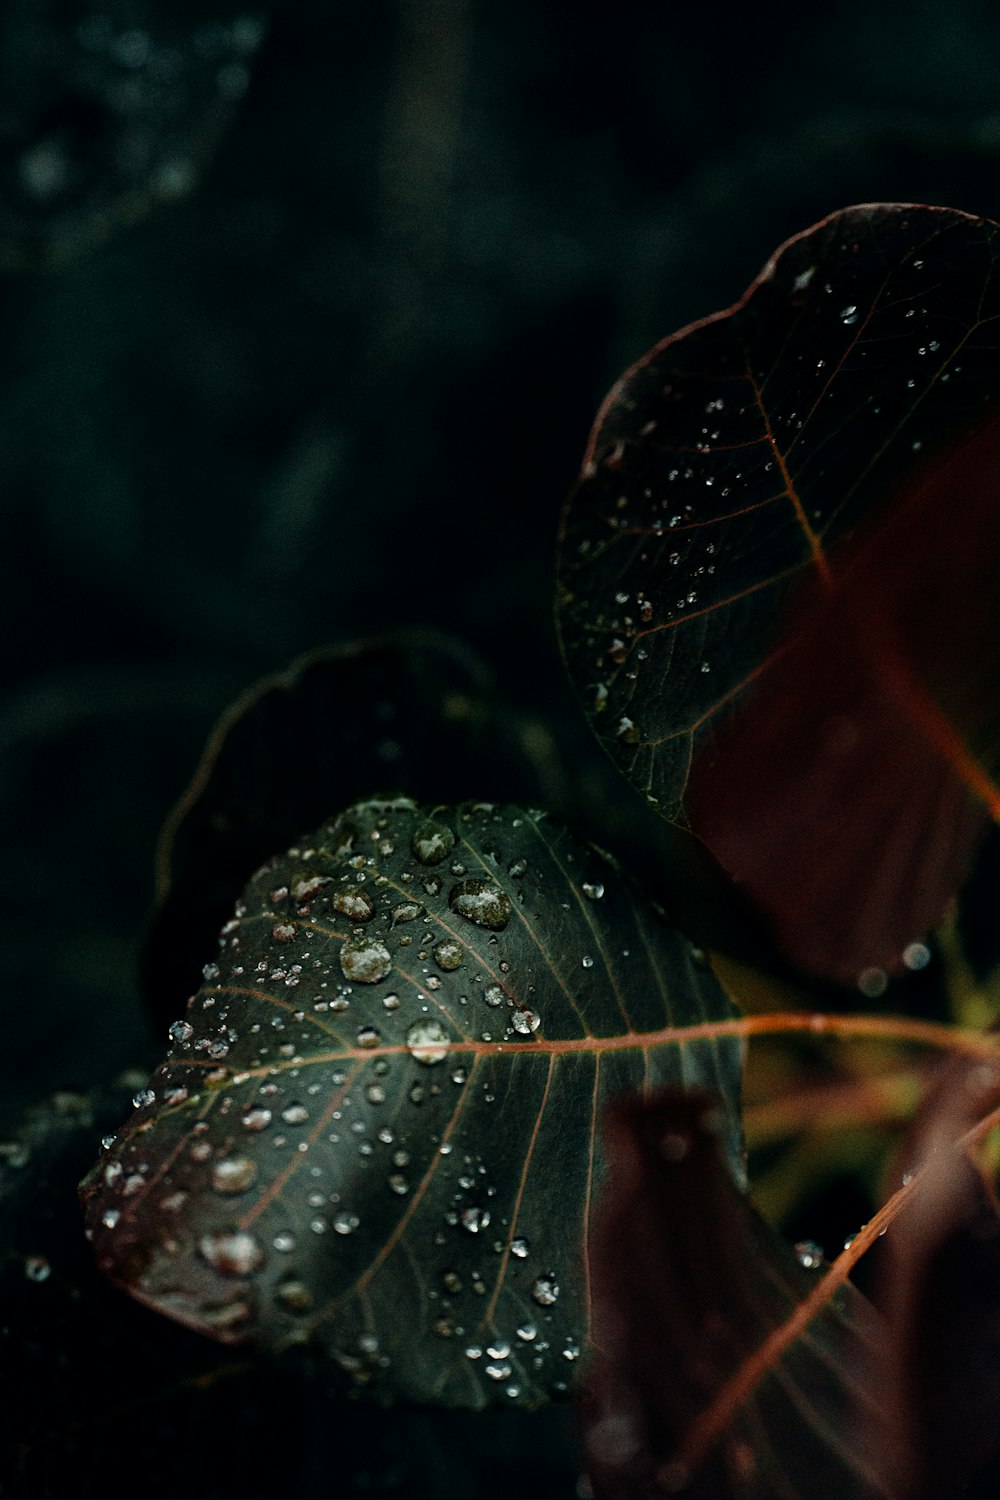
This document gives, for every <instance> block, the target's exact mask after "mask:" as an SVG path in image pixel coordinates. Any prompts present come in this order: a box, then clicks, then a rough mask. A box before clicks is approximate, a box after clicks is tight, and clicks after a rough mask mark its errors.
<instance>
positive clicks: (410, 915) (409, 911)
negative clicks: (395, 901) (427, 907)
mask: <svg viewBox="0 0 1000 1500" xmlns="http://www.w3.org/2000/svg"><path fill="white" fill-rule="evenodd" d="M423 913H424V909H423V907H422V906H418V905H417V903H416V901H401V902H400V904H399V905H398V906H394V907H393V908H392V925H393V927H398V925H399V923H400V922H415V921H416V920H417V918H418V917H421V916H423Z"/></svg>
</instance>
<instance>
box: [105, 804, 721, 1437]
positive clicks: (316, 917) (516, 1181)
mask: <svg viewBox="0 0 1000 1500" xmlns="http://www.w3.org/2000/svg"><path fill="white" fill-rule="evenodd" d="M732 1016H733V1010H732V1006H731V1003H730V1001H729V999H728V997H727V996H726V994H725V993H724V991H723V990H722V988H721V987H720V986H719V984H718V982H717V981H716V979H715V978H714V976H713V975H712V973H711V971H710V970H709V969H707V968H706V967H705V966H704V964H703V962H699V959H698V956H697V954H696V953H693V952H692V950H691V948H690V945H689V944H688V942H687V941H686V940H685V939H684V938H682V937H681V936H680V935H679V934H678V933H677V932H676V930H674V929H673V928H671V927H670V926H668V925H667V924H666V922H665V921H664V920H663V918H662V916H661V915H660V913H659V912H658V910H657V909H656V908H655V907H653V906H652V905H651V904H650V903H649V902H648V901H646V900H645V899H644V898H643V897H642V896H641V895H640V894H639V893H638V891H637V890H636V889H635V888H634V887H633V886H632V885H631V884H630V883H629V882H628V881H627V880H626V879H625V878H623V877H622V875H621V874H620V872H619V871H618V869H617V868H616V867H615V866H614V865H613V864H611V863H609V862H608V860H607V859H606V858H605V857H604V856H602V855H601V854H599V853H598V852H596V851H595V850H593V849H591V848H589V847H588V846H586V845H584V844H582V843H580V842H578V841H577V840H576V839H575V838H574V837H573V836H572V835H571V834H569V833H568V832H566V831H565V830H564V829H562V828H561V827H560V826H559V825H557V824H555V823H554V822H552V821H551V820H549V819H548V818H546V817H545V816H544V815H542V814H540V813H522V812H518V811H517V810H516V809H511V808H499V807H496V806H494V805H492V804H469V805H467V806H466V807H464V808H462V809H459V810H458V811H449V810H447V809H445V808H443V807H436V808H433V809H430V810H428V809H421V808H419V807H418V806H417V805H416V804H414V803H413V802H410V801H408V800H406V799H397V800H395V801H391V802H375V803H368V804H365V805H361V806H358V807H355V808H352V809H350V810H349V811H348V812H346V813H344V814H343V815H341V816H340V817H339V818H338V819H337V820H336V821H335V822H333V823H331V824H328V825H326V826H325V827H323V828H322V829H321V830H320V831H319V832H318V833H317V834H316V835H315V836H314V837H313V838H312V839H311V840H308V841H304V842H302V843H301V844H300V845H299V846H297V847H296V848H294V849H292V850H290V851H289V853H288V854H287V855H286V856H285V857H283V858H281V859H279V860H275V861H273V862H272V863H271V864H270V865H269V866H267V867H265V868H264V869H263V870H262V871H261V872H259V874H258V875H257V876H256V877H255V878H254V880H253V882H252V883H251V885H250V887H249V888H248V890H247V891H246V893H245V896H244V898H243V900H242V901H241V902H240V904H239V905H238V907H237V909H236V915H235V916H234V918H233V919H232V921H230V922H229V923H227V924H226V927H225V928H224V929H223V934H222V950H221V953H220V955H219V958H218V963H217V964H216V965H214V966H213V967H211V968H210V969H209V970H208V971H207V975H206V983H205V985H204V987H203V988H202V989H201V991H200V992H199V993H198V994H197V995H196V996H194V997H193V998H192V1000H191V1002H190V1004H189V1007H188V1011H187V1015H186V1017H185V1018H184V1019H182V1020H178V1021H177V1022H176V1023H175V1024H174V1025H173V1026H172V1027H171V1041H172V1045H171V1048H170V1052H169V1055H168V1057H167V1060H166V1061H165V1062H164V1064H163V1065H162V1067H161V1068H160V1069H159V1070H158V1071H157V1072H156V1073H155V1074H154V1076H153V1078H152V1079H151V1081H150V1084H149V1087H148V1090H144V1091H142V1092H141V1093H139V1094H138V1095H137V1111H138V1112H137V1114H136V1115H135V1116H134V1117H133V1118H132V1119H131V1120H130V1121H129V1122H128V1124H127V1125H126V1127H125V1129H124V1130H123V1132H122V1133H121V1136H120V1138H119V1140H118V1141H117V1142H115V1143H114V1145H113V1146H112V1147H111V1149H110V1150H109V1151H108V1152H107V1153H106V1154H105V1155H104V1156H103V1157H102V1159H101V1160H100V1161H99V1162H98V1164H97V1165H96V1166H95V1167H94V1169H93V1171H92V1173H91V1174H90V1176H89V1178H88V1179H87V1181H86V1183H85V1185H84V1197H85V1201H86V1213H87V1223H88V1227H89V1231H90V1233H91V1234H92V1236H93V1239H94V1244H95V1249H96V1252H97V1257H98V1262H99V1264H100V1265H101V1266H102V1267H103V1268H104V1269H105V1270H106V1271H107V1272H108V1273H109V1274H110V1275H111V1276H112V1277H113V1278H114V1279H115V1280H116V1281H118V1282H120V1283H121V1284H122V1285H123V1286H124V1287H125V1288H127V1289H128V1290H129V1291H130V1292H131V1293H132V1294H133V1295H134V1296H136V1297H138V1298H140V1299H141V1300H142V1301H144V1302H147V1303H148V1304H150V1305H151V1306H153V1307H155V1308H157V1309H159V1310H160V1311H163V1312H165V1313H167V1314H169V1315H170V1316H172V1317H174V1318H177V1319H178V1320H180V1321H182V1322H186V1323H188V1324H190V1325H192V1326H193V1327H196V1328H198V1329H201V1330H202V1331H204V1332H206V1333H209V1334H212V1335H214V1336H215V1337H217V1338H220V1339H223V1340H230V1341H239V1340H244V1339H249V1340H251V1341H254V1342H256V1343H258V1344H262V1345H264V1346H267V1347H269V1348H281V1347H284V1346H286V1345H289V1344H296V1343H299V1342H304V1343H308V1344H312V1345H318V1346H319V1347H320V1348H322V1349H324V1350H326V1351H328V1352H329V1353H330V1354H331V1355H332V1356H333V1358H334V1359H335V1360H336V1361H337V1363H339V1365H340V1366H341V1367H342V1368H343V1369H344V1370H345V1371H346V1372H347V1373H348V1375H349V1376H351V1377H352V1378H353V1379H354V1381H355V1382H357V1383H358V1384H362V1385H369V1386H371V1387H372V1389H373V1391H375V1392H376V1393H381V1394H383V1395H385V1396H389V1397H393V1396H394V1397H408V1398H412V1399H417V1400H421V1401H430V1402H436V1403H440V1404H443V1405H464V1406H471V1407H483V1406H486V1405H490V1404H505V1405H516V1404H526V1405H537V1404H538V1403H540V1402H541V1401H543V1400H545V1399H547V1398H549V1397H551V1396H553V1395H558V1394H560V1393H561V1392H563V1391H565V1390H566V1389H567V1387H568V1385H569V1383H570V1380H571V1377H572V1373H573V1369H574V1362H575V1360H576V1358H577V1356H578V1355H579V1354H580V1352H581V1351H582V1350H583V1349H584V1348H585V1347H586V1344H587V1341H588V1337H589V1292H588V1287H587V1281H586V1274H585V1269H584V1268H585V1265H586V1262H587V1242H588V1236H589V1233H590V1221H591V1208H592V1203H593V1195H594V1189H595V1185H596V1183H597V1181H598V1178H599V1176H600V1174H601V1171H602V1162H601V1155H600V1150H599V1146H598V1142H597V1138H596V1122H597V1118H598V1113H599V1111H600V1110H601V1109H602V1108H603V1106H604V1104H605V1103H606V1101H608V1100H609V1099H610V1098H611V1097H613V1096H614V1095H617V1094H619V1093H623V1092H634V1091H636V1090H642V1089H645V1088H648V1087H651V1086H653V1085H656V1084H663V1083H672V1084H675V1085H692V1086H709V1087H712V1088H714V1089H715V1090H717V1091H718V1092H719V1093H720V1094H721V1096H722V1098H723V1099H724V1100H725V1105H724V1114H725V1123H724V1126H723V1134H724V1138H725V1150H726V1155H727V1158H728V1162H729V1166H730V1169H731V1170H732V1172H733V1173H734V1175H736V1176H741V1174H742V1153H741V1139H740V1128H739V1111H738V1089H739V1076H740V1063H741V1051H740V1043H739V1041H738V1039H737V1038H736V1037H735V1036H733V1035H731V1034H728V1035H727V1034H725V1033H726V1032H727V1028H728V1027H729V1025H730V1023H731V1018H732Z"/></svg>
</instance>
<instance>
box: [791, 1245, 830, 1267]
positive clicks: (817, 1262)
mask: <svg viewBox="0 0 1000 1500" xmlns="http://www.w3.org/2000/svg"><path fill="white" fill-rule="evenodd" d="M795 1258H796V1260H797V1261H798V1263H799V1265H800V1266H804V1267H805V1269H806V1270H807V1271H818V1270H819V1269H820V1268H821V1267H822V1265H823V1247H822V1245H817V1243H816V1241H815V1240H799V1242H798V1244H797V1245H796V1246H795Z"/></svg>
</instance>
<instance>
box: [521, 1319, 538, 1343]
mask: <svg viewBox="0 0 1000 1500" xmlns="http://www.w3.org/2000/svg"><path fill="white" fill-rule="evenodd" d="M517 1336H518V1338H519V1339H521V1340H522V1341H523V1342H524V1343H525V1344H533V1343H534V1341H535V1339H536V1338H537V1337H538V1329H537V1328H536V1327H535V1325H534V1323H521V1324H520V1326H519V1327H518V1330H517Z"/></svg>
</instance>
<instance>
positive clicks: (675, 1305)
mask: <svg viewBox="0 0 1000 1500" xmlns="http://www.w3.org/2000/svg"><path fill="white" fill-rule="evenodd" d="M718 1130H719V1121H718V1106H717V1101H715V1100H713V1099H712V1098H711V1097H708V1096H704V1097H699V1096H697V1095H688V1096H684V1095H681V1094H678V1093H676V1092H675V1091H673V1090H670V1091H665V1092H663V1093H662V1094H660V1095H658V1096H655V1097H654V1098H652V1099H650V1100H646V1101H642V1100H629V1101H623V1102H622V1103H620V1104H619V1105H617V1106H615V1107H614V1109H613V1110H612V1111H611V1112H610V1115H609V1118H608V1120H607V1121H606V1124H605V1153H606V1156H607V1159H608V1168H609V1177H608V1184H607V1188H606V1193H605V1197H604V1200H603V1202H602V1204H601V1207H600V1210H599V1213H598V1216H597V1223H596V1227H595V1232H594V1235H593V1238H592V1252H591V1267H592V1269H591V1280H592V1285H593V1295H594V1342H595V1354H594V1358H593V1360H592V1362H591V1364H590V1367H589V1369H588V1370H587V1371H586V1372H585V1380H586V1388H587V1398H586V1401H585V1403H584V1408H583V1411H584V1420H585V1448H586V1455H587V1462H588V1468H589V1472H590V1476H591V1479H592V1482H593V1485H594V1492H595V1495H596V1497H597V1500H653V1497H654V1496H656V1497H659V1496H661V1495H664V1494H683V1495H684V1496H685V1497H687V1500H737V1497H739V1500H774V1497H775V1496H779V1495H780V1496H782V1497H783V1500H793V1497H795V1496H801V1497H802V1500H855V1497H861V1496H864V1497H874V1496H879V1495H881V1496H884V1495H886V1494H888V1493H889V1491H887V1490H886V1489H884V1488H883V1487H882V1486H881V1484H880V1482H879V1479H878V1476H877V1474H876V1472H875V1469H874V1467H873V1466H872V1465H871V1463H870V1462H869V1461H867V1460H866V1459H865V1457H864V1456H863V1453H862V1450H861V1447H860V1444H859V1443H858V1441H856V1435H855V1434H854V1433H852V1430H851V1425H850V1424H851V1423H852V1422H853V1421H854V1419H855V1417H856V1402H857V1401H858V1400H859V1398H863V1395H864V1393H863V1390H861V1388H860V1385H859V1379H858V1374H857V1372H858V1371H859V1370H860V1369H861V1368H862V1366H863V1365H867V1363H868V1361H869V1360H870V1359H871V1358H872V1357H873V1353H874V1349H875V1347H876V1342H875V1341H876V1340H877V1338H878V1337H879V1320H878V1318H877V1315H876V1314H875V1312H874V1310H873V1309H872V1308H871V1307H870V1305H869V1304H868V1303H866V1302H865V1300H864V1298H863V1297H862V1296H861V1295H860V1293H858V1292H856V1291H855V1289H854V1288H853V1287H852V1286H850V1284H847V1285H844V1286H843V1287H841V1288H840V1289H839V1291H838V1292H837V1293H836V1294H835V1296H834V1297H833V1299H832V1300H831V1301H830V1302H829V1303H827V1305H826V1306H825V1307H824V1308H823V1310H822V1311H820V1312H819V1313H818V1315H817V1316H816V1317H815V1318H814V1319H813V1320H812V1321H811V1322H810V1323H808V1325H807V1326H806V1328H805V1329H804V1331H803V1332H802V1333H801V1334H800V1335H799V1336H798V1337H797V1338H796V1339H795V1340H794V1341H793V1342H792V1343H790V1344H789V1345H788V1346H787V1348H784V1349H782V1350H780V1351H778V1352H777V1353H776V1354H775V1356H774V1358H773V1360H771V1361H770V1362H769V1363H768V1366H767V1369H766V1370H765V1372H764V1373H763V1376H762V1378H760V1379H759V1380H757V1381H755V1382H754V1383H752V1384H749V1385H748V1388H747V1389H746V1390H745V1391H742V1392H736V1391H732V1392H730V1396H729V1398H728V1399H726V1398H725V1395H724V1393H725V1392H726V1391H727V1390H728V1389H729V1382H730V1381H731V1380H732V1379H733V1377H735V1376H737V1374H738V1372H739V1371H740V1370H741V1368H744V1367H745V1366H746V1362H747V1361H748V1360H749V1359H750V1358H751V1357H752V1356H754V1355H755V1354H756V1353H757V1351H758V1350H759V1349H760V1348H761V1347H762V1346H763V1345H764V1344H765V1342H766V1340H767V1338H768V1336H769V1335H770V1334H772V1333H773V1332H774V1331H775V1330H777V1329H779V1328H780V1327H781V1326H782V1325H784V1324H785V1323H786V1322H787V1321H788V1319H789V1318H791V1317H792V1316H793V1314H794V1313H795V1311H796V1309H797V1307H798V1306H799V1304H800V1303H801V1302H802V1301H803V1299H804V1298H805V1297H806V1295H807V1294H808V1293H809V1292H810V1291H811V1290H812V1288H813V1286H814V1285H815V1277H816V1274H817V1272H816V1271H815V1270H812V1271H810V1270H806V1269H804V1268H803V1266H802V1265H800V1264H798V1263H797V1262H796V1259H795V1257H794V1256H793V1254H792V1252H791V1250H790V1249H788V1248H787V1247H786V1246H784V1245H783V1244H781V1243H780V1242H779V1241H778V1239H777V1238H776V1236H775V1235H774V1234H773V1232H772V1231H771V1230H770V1229H769V1228H768V1227H767V1225H765V1224H764V1222H763V1221H762V1220H761V1219H760V1218H759V1217H758V1216H757V1215H756V1214H755V1213H754V1211H753V1209H752V1208H751V1207H750V1205H749V1204H748V1203H747V1202H746V1200H745V1199H743V1198H742V1197H741V1195H740V1194H739V1193H738V1192H737V1191H736V1189H735V1188H734V1186H733V1183H732V1180H731V1178H730V1176H729V1174H728V1173H727V1172H726V1170H725V1168H724V1166H723V1160H722V1153H721V1150H720V1141H719V1134H718ZM810 1278H812V1280H810ZM718 1398H723V1404H724V1410H723V1413H722V1420H721V1421H720V1423H719V1424H718V1430H717V1432H716V1433H715V1434H714V1436H713V1437H712V1438H711V1440H710V1441H708V1442H707V1443H705V1444H698V1443H695V1444H694V1445H693V1446H692V1435H693V1433H694V1432H695V1430H696V1427H697V1424H698V1420H699V1418H701V1417H702V1416H703V1414H704V1413H705V1412H706V1411H707V1410H708V1409H709V1408H711V1407H712V1405H713V1403H714V1402H716V1400H717V1399H718ZM875 1422H877V1415H876V1416H875V1417H873V1424H874V1423H875ZM702 1447H704V1450H705V1451H704V1452H701V1451H700V1449H701V1448H702Z"/></svg>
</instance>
